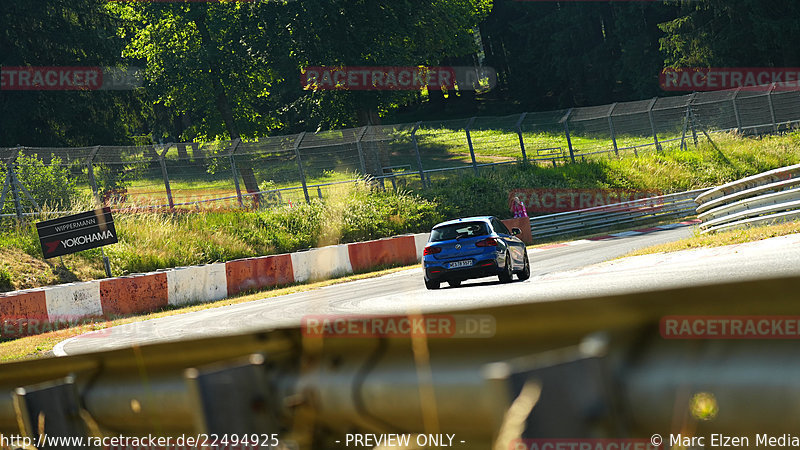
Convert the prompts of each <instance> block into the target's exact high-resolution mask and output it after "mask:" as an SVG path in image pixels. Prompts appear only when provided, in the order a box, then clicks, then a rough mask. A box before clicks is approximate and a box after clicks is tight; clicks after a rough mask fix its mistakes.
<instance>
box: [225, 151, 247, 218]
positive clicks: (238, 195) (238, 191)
mask: <svg viewBox="0 0 800 450" xmlns="http://www.w3.org/2000/svg"><path fill="white" fill-rule="evenodd" d="M241 143H242V140H241V139H240V138H237V139H236V140H235V141H233V144H232V145H231V151H230V152H228V158H230V160H231V171H232V172H233V185H234V186H236V199H237V200H239V207H240V208H244V200H242V189H241V188H240V187H239V173H238V172H237V171H236V158H235V157H234V156H233V153H234V152H236V149H237V148H239V144H241Z"/></svg>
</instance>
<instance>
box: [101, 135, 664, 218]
mask: <svg viewBox="0 0 800 450" xmlns="http://www.w3.org/2000/svg"><path fill="white" fill-rule="evenodd" d="M470 133H471V139H472V143H473V149H474V152H475V159H476V161H477V163H479V164H488V163H497V162H513V161H516V160H518V159H522V152H521V150H520V145H519V137H518V135H517V133H516V132H515V131H513V130H501V129H475V130H472V131H471V132H470ZM522 135H523V140H524V142H525V146H526V152H527V156H528V158H530V159H532V160H535V159H542V158H544V159H553V158H556V159H564V158H566V157H568V156H569V148H568V147H569V146H568V144H567V140H566V138H565V136H564V134H563V133H560V132H558V133H546V132H531V131H526V132H523V134H522ZM659 137H660V138H661V139H662V140H663V139H667V138H674V137H678V135H672V136H667V135H663V136H659ZM616 140H617V146H618V148H626V147H631V146H636V145H646V144H648V143H651V142H652V137H651V136H647V135H643V136H631V135H619V136H617V137H616ZM417 142H418V145H419V149H420V154H421V160H422V166H423V167H424V168H425V169H426V170H430V169H441V168H448V167H464V166H469V165H471V164H472V158H471V155H470V153H469V146H468V144H467V139H466V134H465V131H464V129H458V128H438V129H432V130H425V129H422V130H420V131H419V132H418V133H417ZM571 142H572V146H573V151H574V154H575V156H576V158H578V159H581V158H582V157H583V155H584V154H590V153H595V152H607V151H610V150H612V149H613V143H612V140H611V137H610V136H608V135H602V134H598V135H593V136H584V135H579V134H574V135H572V136H571ZM383 145H385V148H386V149H387V158H388V161H386V162H385V163H384V165H387V166H408V170H410V171H411V172H416V171H418V162H417V159H416V153H415V151H414V148H413V144H412V140H411V134H410V131H409V130H398V131H396V132H395V133H393V134H392V139H391V140H390V141H388V142H387V143H385V144H383ZM351 147H352V148H350V149H349V150H348V151H347V152H345V154H346V156H344V157H342V156H341V155H339V157H341V158H342V159H341V160H337V159H336V156H335V155H334V154H333V153H331V154H330V155H327V154H325V153H324V152H322V154H320V155H316V156H315V157H314V158H311V157H306V159H304V161H303V164H304V167H305V169H304V170H305V175H306V184H307V185H311V186H313V185H316V184H324V183H333V182H338V181H345V180H352V179H354V178H357V177H358V175H357V173H356V172H357V171H358V170H360V161H357V160H356V159H357V158H356V149H355V147H354V146H351ZM650 148H652V146H651V147H650ZM170 151H171V152H174V151H175V149H171V150H170ZM317 151H319V150H316V149H315V150H314V152H317ZM641 151H647V150H646V148H643V149H642V150H641ZM622 152H623V153H624V154H631V155H632V154H633V151H632V150H622ZM167 156H168V157H169V156H170V154H168V155H167ZM586 157H588V158H590V159H603V158H608V157H609V155H608V154H606V155H602V154H601V155H598V154H590V155H587V156H586ZM545 163H546V164H551V162H549V161H545ZM215 164H218V166H215V167H214V168H212V169H209V168H207V167H205V166H202V165H192V164H187V163H186V162H185V161H181V162H175V161H167V170H168V172H169V178H170V187H171V190H172V194H173V198H174V201H175V202H176V203H181V202H187V201H193V200H198V199H202V198H213V197H221V196H231V195H234V194H235V187H234V183H233V177H232V175H231V170H230V167H229V166H228V165H227V164H228V162H227V160H226V159H225V158H220V159H219V160H216V161H215ZM237 164H239V165H248V164H249V165H251V166H253V167H254V170H255V172H256V178H257V179H258V180H259V181H260V182H261V184H260V188H261V189H262V190H268V189H282V188H299V187H300V186H301V183H300V176H299V172H298V168H297V164H296V162H295V161H283V160H281V161H278V160H275V159H270V160H263V161H262V160H259V159H258V157H256V156H247V157H243V158H242V157H240V158H239V159H238V160H237ZM144 166H149V165H148V164H145V165H143V166H142V167H144ZM141 170H143V173H141V176H140V177H139V178H138V179H136V180H135V181H133V182H131V183H130V184H129V186H128V192H129V194H130V201H131V202H132V203H136V204H162V203H166V190H165V188H164V182H163V177H162V174H161V171H160V169H159V168H157V167H153V166H149V167H148V168H146V169H141ZM87 189H88V188H87ZM241 189H242V191H244V186H243V185H242V186H241ZM312 190H313V188H312ZM327 190H329V189H328V188H325V189H323V195H327V194H328V193H327V192H325V191H327ZM314 194H315V193H312V195H314ZM284 195H288V197H289V198H292V199H294V200H297V199H298V198H301V195H302V194H301V191H299V190H297V191H295V192H293V193H288V194H284ZM330 195H336V194H335V193H331V194H330ZM227 203H229V204H232V203H231V202H227Z"/></svg>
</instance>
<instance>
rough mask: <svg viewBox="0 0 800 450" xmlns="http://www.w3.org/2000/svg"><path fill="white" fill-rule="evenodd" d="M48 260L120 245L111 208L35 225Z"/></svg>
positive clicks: (43, 252)
mask: <svg viewBox="0 0 800 450" xmlns="http://www.w3.org/2000/svg"><path fill="white" fill-rule="evenodd" d="M36 231H38V232H39V241H40V243H41V244H42V254H44V257H45V258H55V257H56V256H62V255H67V254H69V253H75V252H79V251H81V250H88V249H90V248H97V247H102V246H104V245H109V244H116V243H117V230H116V229H115V228H114V219H113V218H112V217H111V209H110V208H108V207H106V208H102V209H96V210H94V211H87V212H84V213H80V214H75V215H73V216H67V217H60V218H58V219H52V220H46V221H44V222H39V223H37V224H36Z"/></svg>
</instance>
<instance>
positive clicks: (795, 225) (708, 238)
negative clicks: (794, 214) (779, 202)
mask: <svg viewBox="0 0 800 450" xmlns="http://www.w3.org/2000/svg"><path fill="white" fill-rule="evenodd" d="M797 233H800V222H787V223H778V224H772V225H761V226H756V227H748V228H741V229H737V230H728V231H723V232H720V233H714V234H700V232H699V230H698V231H695V233H694V235H693V236H692V237H688V238H686V239H681V240H680V241H675V242H669V243H666V244H660V245H654V246H651V247H646V248H643V249H639V250H636V251H633V252H631V253H629V254H627V255H625V256H623V258H625V257H628V256H638V255H649V254H652V253H668V252H677V251H681V250H690V249H693V248H703V247H721V246H724V245H734V244H743V243H745V242H753V241H760V240H763V239H769V238H773V237H777V236H786V235H789V234H797Z"/></svg>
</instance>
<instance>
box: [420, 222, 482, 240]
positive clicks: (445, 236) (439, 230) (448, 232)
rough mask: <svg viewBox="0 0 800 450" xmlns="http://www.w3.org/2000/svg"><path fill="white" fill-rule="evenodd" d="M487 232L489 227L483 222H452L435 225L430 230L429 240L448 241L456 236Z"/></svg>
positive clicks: (480, 234) (462, 236)
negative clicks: (439, 225)
mask: <svg viewBox="0 0 800 450" xmlns="http://www.w3.org/2000/svg"><path fill="white" fill-rule="evenodd" d="M487 234H489V228H488V227H487V226H486V223H484V222H464V223H454V224H451V225H443V226H441V227H436V228H434V229H433V231H431V242H439V241H449V240H451V239H456V238H465V237H473V236H484V235H487Z"/></svg>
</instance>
